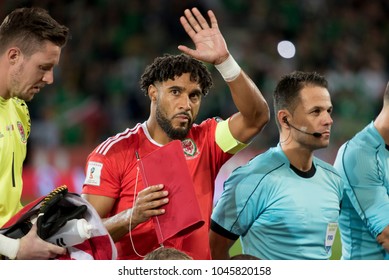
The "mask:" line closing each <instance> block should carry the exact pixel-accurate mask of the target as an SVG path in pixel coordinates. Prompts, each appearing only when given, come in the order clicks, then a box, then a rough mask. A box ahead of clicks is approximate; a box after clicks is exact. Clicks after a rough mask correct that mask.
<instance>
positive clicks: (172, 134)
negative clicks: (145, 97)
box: [156, 105, 192, 140]
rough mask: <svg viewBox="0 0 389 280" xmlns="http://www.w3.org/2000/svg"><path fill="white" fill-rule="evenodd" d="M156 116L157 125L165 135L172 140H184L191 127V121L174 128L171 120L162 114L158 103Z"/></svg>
mask: <svg viewBox="0 0 389 280" xmlns="http://www.w3.org/2000/svg"><path fill="white" fill-rule="evenodd" d="M156 118H157V123H158V125H159V126H160V127H161V128H162V130H163V131H164V132H165V133H166V134H167V136H168V137H169V138H170V139H173V140H184V139H185V138H186V136H187V135H188V132H189V130H190V129H191V127H192V122H189V125H188V127H186V128H179V129H174V128H173V126H172V123H171V121H170V120H168V119H167V118H166V117H165V116H164V114H163V113H162V112H161V110H160V107H159V106H158V105H157V109H156Z"/></svg>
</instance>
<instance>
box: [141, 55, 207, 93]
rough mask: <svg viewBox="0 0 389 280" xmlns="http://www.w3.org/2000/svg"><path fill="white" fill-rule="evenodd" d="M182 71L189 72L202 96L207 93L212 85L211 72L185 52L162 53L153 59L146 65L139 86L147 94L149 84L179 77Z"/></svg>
mask: <svg viewBox="0 0 389 280" xmlns="http://www.w3.org/2000/svg"><path fill="white" fill-rule="evenodd" d="M184 73H190V79H191V81H195V82H198V83H199V84H200V87H201V91H202V93H203V95H204V96H206V95H207V94H208V91H209V89H210V88H211V87H212V85H213V82H212V77H211V73H210V72H209V70H208V69H207V67H205V65H204V64H203V63H202V62H200V61H198V60H196V59H194V58H192V57H190V56H188V55H185V54H179V55H171V54H164V55H163V56H160V57H157V58H156V59H154V62H153V63H152V64H150V65H148V66H147V67H146V69H145V72H144V73H143V74H142V77H141V80H140V87H141V89H142V91H143V92H144V94H145V95H147V93H148V88H149V86H150V85H152V84H154V83H155V82H165V81H167V80H169V79H170V80H174V78H175V77H180V76H181V75H182V74H184Z"/></svg>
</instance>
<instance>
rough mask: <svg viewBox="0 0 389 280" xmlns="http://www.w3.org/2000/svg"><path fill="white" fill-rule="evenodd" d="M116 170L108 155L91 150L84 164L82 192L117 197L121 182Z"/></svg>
mask: <svg viewBox="0 0 389 280" xmlns="http://www.w3.org/2000/svg"><path fill="white" fill-rule="evenodd" d="M115 170H116V172H115ZM117 171H118V170H117V169H116V167H115V164H114V161H112V160H111V159H110V158H109V157H106V156H103V155H101V154H98V153H95V152H92V153H91V154H90V155H89V157H88V161H87V163H86V166H85V174H86V175H85V181H84V185H83V189H82V193H83V194H94V195H102V196H108V197H112V198H118V197H119V194H120V186H121V184H120V181H119V178H118V177H119V176H117Z"/></svg>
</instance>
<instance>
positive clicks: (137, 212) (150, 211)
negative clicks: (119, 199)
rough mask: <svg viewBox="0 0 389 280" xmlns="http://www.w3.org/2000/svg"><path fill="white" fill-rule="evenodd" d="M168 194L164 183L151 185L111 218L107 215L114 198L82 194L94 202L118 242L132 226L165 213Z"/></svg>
mask: <svg viewBox="0 0 389 280" xmlns="http://www.w3.org/2000/svg"><path fill="white" fill-rule="evenodd" d="M167 195H168V192H167V191H165V190H163V185H155V186H150V187H148V188H146V189H144V190H142V191H140V192H139V194H138V196H137V198H136V201H135V205H134V206H133V207H132V208H129V209H127V210H124V211H122V212H120V213H118V214H116V215H115V216H112V217H109V218H105V217H107V216H108V214H109V213H110V212H111V210H112V207H113V206H114V204H115V199H114V198H111V197H107V196H101V195H92V194H82V197H83V198H85V199H86V200H87V201H88V202H89V203H90V204H92V206H93V207H94V208H95V209H96V211H97V213H98V214H99V215H100V217H101V218H103V222H104V226H105V227H106V228H107V230H108V232H109V234H110V235H111V237H112V239H113V240H114V241H115V242H116V241H118V240H120V239H121V238H122V237H123V236H124V235H126V234H127V233H128V232H129V230H130V227H131V229H134V228H135V227H136V226H137V225H139V224H140V223H143V222H145V221H147V220H148V219H150V217H152V216H157V215H162V214H164V213H165V209H163V208H160V207H161V206H163V205H165V204H167V203H168V202H169V199H168V198H167Z"/></svg>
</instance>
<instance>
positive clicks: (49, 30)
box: [0, 7, 69, 55]
mask: <svg viewBox="0 0 389 280" xmlns="http://www.w3.org/2000/svg"><path fill="white" fill-rule="evenodd" d="M68 36H69V29H68V28H67V27H66V26H64V25H61V24H59V23H58V22H57V21H55V20H54V19H53V18H52V17H51V16H50V15H49V13H48V12H47V11H46V10H45V9H42V8H37V7H32V8H19V9H16V10H14V11H12V12H11V13H10V14H8V15H7V16H6V18H5V19H4V21H3V22H2V24H1V25H0V53H2V52H4V51H5V49H6V48H7V47H9V46H10V45H11V44H15V45H16V46H17V47H19V48H20V49H21V51H22V52H23V53H25V54H26V55H31V54H33V53H34V52H35V51H36V49H37V48H38V47H39V46H40V45H41V44H42V42H44V41H50V42H52V43H53V44H55V45H57V46H59V47H63V46H65V44H66V42H67V40H68Z"/></svg>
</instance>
